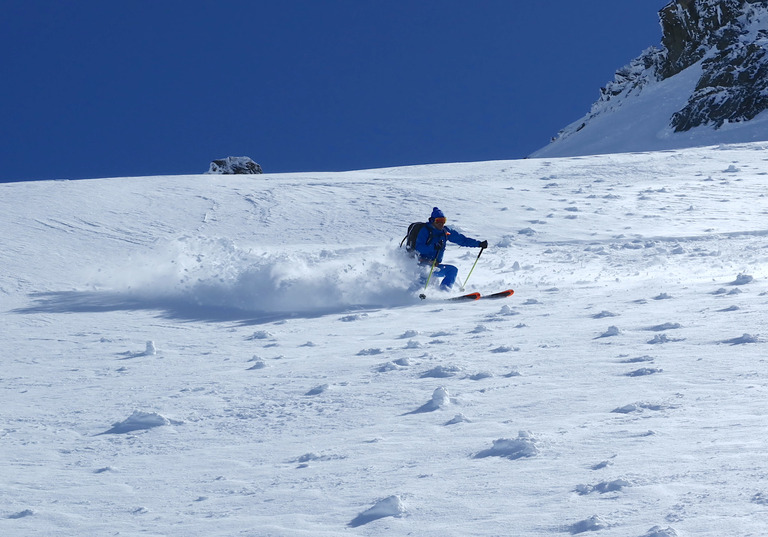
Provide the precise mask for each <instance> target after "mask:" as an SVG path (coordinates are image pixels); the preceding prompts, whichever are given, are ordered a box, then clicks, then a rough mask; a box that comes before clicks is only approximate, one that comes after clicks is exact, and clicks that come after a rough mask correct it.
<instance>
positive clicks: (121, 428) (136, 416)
mask: <svg viewBox="0 0 768 537" xmlns="http://www.w3.org/2000/svg"><path fill="white" fill-rule="evenodd" d="M171 423H172V422H171V420H169V419H168V418H166V417H164V416H161V415H160V414H158V413H156V412H142V411H140V410H134V411H133V414H131V415H130V416H128V417H127V418H126V419H124V420H123V421H119V422H116V423H113V424H112V428H111V429H109V430H108V431H104V432H103V433H101V434H125V433H130V432H132V431H142V430H146V429H152V428H154V427H162V426H164V425H171Z"/></svg>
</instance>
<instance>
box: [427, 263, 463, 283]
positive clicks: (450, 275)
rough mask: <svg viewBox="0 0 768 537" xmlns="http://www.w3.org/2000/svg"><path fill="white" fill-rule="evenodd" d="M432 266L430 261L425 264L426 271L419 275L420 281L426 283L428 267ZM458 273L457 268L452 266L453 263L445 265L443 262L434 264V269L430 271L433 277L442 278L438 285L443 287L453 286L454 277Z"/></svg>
mask: <svg viewBox="0 0 768 537" xmlns="http://www.w3.org/2000/svg"><path fill="white" fill-rule="evenodd" d="M431 267H432V263H430V264H429V265H427V271H426V272H425V273H424V274H422V276H421V283H422V284H424V285H426V283H427V277H428V276H429V269H430V268H431ZM458 275H459V269H457V268H456V267H454V266H453V265H445V264H443V263H439V264H437V265H435V270H434V271H433V272H432V277H433V278H442V279H443V281H442V282H440V287H442V288H443V289H450V288H451V287H453V284H454V283H455V282H456V277H457V276H458Z"/></svg>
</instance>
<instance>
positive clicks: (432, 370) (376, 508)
mask: <svg viewBox="0 0 768 537" xmlns="http://www.w3.org/2000/svg"><path fill="white" fill-rule="evenodd" d="M765 147H766V146H765V145H764V144H745V145H741V146H723V147H714V148H706V149H696V150H686V151H670V152H660V153H643V154H629V155H609V156H601V157H581V158H572V159H529V160H525V161H515V162H490V163H476V164H455V165H436V166H416V167H409V168H392V169H385V170H367V171H360V172H347V173H343V174H289V175H285V176H281V175H275V176H260V177H259V178H257V179H253V178H239V177H235V178H232V177H222V178H219V177H209V176H206V177H203V178H200V177H193V178H190V177H184V178H157V179H154V180H150V179H149V178H138V179H131V180H129V179H126V180H120V181H101V180H99V181H87V182H86V181H83V182H52V183H45V184H21V183H19V184H10V185H0V189H2V191H3V194H5V195H4V196H1V197H0V204H2V211H1V212H0V214H3V215H5V216H4V217H3V218H4V220H5V224H4V226H5V227H7V228H8V232H7V233H6V234H4V236H3V237H2V238H0V249H1V250H2V251H4V252H9V253H10V254H11V255H8V256H7V257H6V258H5V259H4V261H3V263H4V264H5V265H6V266H5V269H4V271H3V274H2V276H0V293H1V294H2V296H3V297H4V301H5V303H6V304H7V306H6V308H5V311H4V313H3V317H4V326H5V327H6V329H5V330H4V335H3V349H4V351H5V358H4V365H5V367H4V371H5V374H4V378H3V379H2V381H1V382H0V389H1V390H2V391H1V392H0V393H2V398H3V401H4V405H3V410H0V413H1V415H2V418H3V419H2V425H0V441H2V443H3V449H4V453H5V454H6V457H4V459H5V460H4V461H3V462H2V471H1V472H0V475H2V476H3V478H2V480H0V497H2V499H3V500H4V501H3V502H2V505H3V508H2V510H0V531H2V532H3V534H4V535H33V534H49V533H51V532H54V531H55V532H56V534H57V535H85V534H93V535H96V534H106V533H118V532H119V533H121V534H148V533H152V534H157V535H179V536H182V535H184V536H194V535H201V536H202V535H206V536H210V535H236V534H243V535H246V534H247V535H296V536H298V535H319V536H321V535H328V536H330V535H339V534H342V533H347V534H351V535H380V534H391V535H422V536H441V537H442V536H445V535H456V536H467V535H478V536H479V535H509V534H510V532H511V531H513V533H514V534H515V535H543V534H554V535H558V534H564V535H567V534H574V535H575V534H581V533H591V532H599V534H600V535H605V536H620V535H621V536H626V535H630V536H638V537H639V536H645V537H659V536H666V537H670V536H674V535H681V536H682V535H700V536H712V537H715V536H718V537H719V536H721V535H749V534H752V535H760V534H765V533H766V532H767V531H768V522H766V521H768V516H766V514H767V513H766V506H767V505H768V500H766V497H768V485H766V484H765V483H766V476H767V475H768V462H766V461H768V458H766V444H765V440H764V437H765V432H766V428H765V417H764V407H765V400H766V396H768V381H767V379H768V372H767V371H766V361H765V358H764V353H763V350H764V349H763V345H764V341H765V340H764V336H762V337H761V334H764V330H763V320H764V314H763V312H764V310H765V308H766V306H767V305H768V298H766V297H767V296H768V294H767V293H768V285H767V284H766V283H765V282H766V281H768V280H767V278H766V269H765V261H766V253H765V251H766V246H767V244H766V243H767V242H768V238H767V237H768V224H766V223H765V215H766V210H767V209H768V206H767V205H766V203H765V194H764V183H765V172H763V171H762V168H763V167H764V162H765V160H766V158H765V157H764V150H765ZM423 184H430V185H431V186H433V187H434V186H435V185H437V186H436V188H435V190H434V191H435V192H438V193H439V196H441V197H438V198H437V199H435V200H428V201H426V202H424V201H423V198H422V197H421V196H420V195H418V193H419V192H420V191H421V190H422V185H423ZM83 192H86V193H87V195H83V194H82V193H83ZM75 201H76V202H77V203H76V204H75V203H74V202H75ZM433 205H437V206H440V207H441V208H443V210H444V211H446V212H447V213H448V214H449V219H450V220H451V221H452V222H455V223H456V224H457V225H458V226H459V227H460V229H462V231H464V232H466V233H467V234H468V235H470V236H476V237H479V238H487V239H488V240H489V242H490V243H491V248H489V250H488V251H487V252H485V253H484V254H483V257H482V258H481V261H480V263H479V264H478V267H477V269H476V270H475V273H473V275H472V280H471V283H470V284H469V286H468V287H470V288H472V289H473V290H474V289H477V290H481V291H483V292H493V291H498V290H500V289H505V288H514V289H515V291H516V293H515V295H514V296H513V297H510V298H507V299H502V300H499V301H491V300H488V301H477V302H469V303H452V302H444V301H442V300H441V299H442V298H443V295H441V294H440V293H439V292H438V291H437V290H434V289H430V290H429V295H430V296H429V299H428V300H426V301H424V302H421V301H419V300H418V298H416V294H417V292H414V291H413V290H411V289H409V285H410V282H411V281H412V280H413V279H414V277H415V272H414V269H413V267H412V266H411V264H410V263H409V262H408V260H407V259H406V258H405V257H404V256H403V255H402V254H401V252H399V250H398V249H397V244H398V243H399V241H400V238H401V233H402V234H404V230H405V228H407V223H408V222H410V221H412V220H417V219H420V218H421V217H423V216H425V215H426V214H427V213H428V211H429V209H431V207H432V206H433ZM475 257H476V251H474V250H471V249H460V248H458V247H456V246H453V247H452V248H451V249H450V250H449V251H448V254H447V260H448V259H450V261H452V262H454V263H455V264H457V265H458V266H459V267H460V270H461V273H460V277H462V278H463V277H465V276H466V273H467V271H468V269H469V267H471V265H472V263H473V262H474V258H475ZM468 290H469V289H468Z"/></svg>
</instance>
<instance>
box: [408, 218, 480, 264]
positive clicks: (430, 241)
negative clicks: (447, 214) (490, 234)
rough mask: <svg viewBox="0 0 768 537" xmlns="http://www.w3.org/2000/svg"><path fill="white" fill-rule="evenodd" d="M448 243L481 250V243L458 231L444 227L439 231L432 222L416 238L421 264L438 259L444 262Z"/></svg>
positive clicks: (416, 247) (439, 261) (416, 248)
mask: <svg viewBox="0 0 768 537" xmlns="http://www.w3.org/2000/svg"><path fill="white" fill-rule="evenodd" d="M447 242H453V243H455V244H458V245H459V246H468V247H470V248H479V247H480V241H479V240H477V239H472V238H469V237H467V236H466V235H462V234H461V233H459V232H458V231H456V230H454V229H452V228H449V227H448V226H443V229H437V228H436V227H435V226H433V225H432V222H427V224H426V225H425V226H424V227H422V228H421V231H419V234H418V235H417V236H416V245H415V250H416V251H417V252H418V253H419V262H420V263H432V262H433V261H434V260H435V257H437V262H438V263H442V262H443V253H444V252H445V245H446V243H447Z"/></svg>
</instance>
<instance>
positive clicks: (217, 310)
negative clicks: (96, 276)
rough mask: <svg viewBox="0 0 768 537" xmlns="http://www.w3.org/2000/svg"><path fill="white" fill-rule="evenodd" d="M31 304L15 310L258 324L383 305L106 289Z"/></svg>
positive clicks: (53, 295) (47, 296) (36, 298)
mask: <svg viewBox="0 0 768 537" xmlns="http://www.w3.org/2000/svg"><path fill="white" fill-rule="evenodd" d="M29 296H30V298H31V299H32V304H31V305H29V306H27V307H25V308H17V309H15V310H12V312H13V313H19V314H35V313H106V312H114V311H157V312H159V316H161V317H163V318H166V319H173V320H179V321H189V322H193V321H201V322H237V323H240V324H242V325H257V324H264V323H270V322H275V321H281V320H285V319H312V318H318V317H322V316H324V315H332V314H340V313H350V312H358V311H370V310H375V309H380V308H381V307H383V306H375V305H367V306H342V305H338V304H337V305H335V306H334V307H328V308H314V309H308V310H306V311H260V310H259V309H258V305H256V306H255V307H254V309H253V310H244V309H241V308H228V307H222V306H210V305H201V304H196V303H193V302H190V301H188V300H184V299H182V298H177V297H137V296H133V295H130V294H126V293H117V292H103V291H52V292H43V293H32V294H30V295H29Z"/></svg>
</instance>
